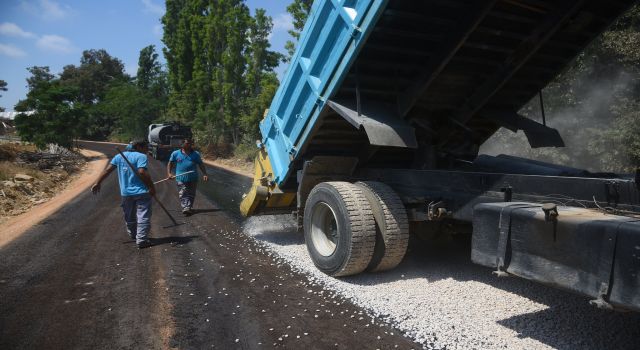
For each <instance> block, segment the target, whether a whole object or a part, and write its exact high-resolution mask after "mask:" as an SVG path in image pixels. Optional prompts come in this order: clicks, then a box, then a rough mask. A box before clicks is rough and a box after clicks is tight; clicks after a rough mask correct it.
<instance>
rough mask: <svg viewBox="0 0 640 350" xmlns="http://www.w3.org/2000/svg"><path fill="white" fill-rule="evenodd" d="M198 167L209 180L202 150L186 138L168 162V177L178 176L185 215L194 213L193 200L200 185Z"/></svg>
mask: <svg viewBox="0 0 640 350" xmlns="http://www.w3.org/2000/svg"><path fill="white" fill-rule="evenodd" d="M174 168H175V175H174V174H173V170H174ZM198 168H200V170H201V171H202V180H203V181H205V182H206V181H208V180H209V178H208V176H207V168H206V167H205V166H204V163H203V162H202V157H201V156H200V152H198V151H196V150H194V149H193V140H191V139H184V140H183V141H182V146H181V148H180V149H179V150H176V151H174V152H173V153H171V156H170V157H169V163H168V164H167V177H175V178H176V182H177V184H178V194H179V197H180V206H181V207H182V213H183V214H184V215H191V214H192V213H193V211H192V208H193V201H194V200H195V199H196V189H197V187H198Z"/></svg>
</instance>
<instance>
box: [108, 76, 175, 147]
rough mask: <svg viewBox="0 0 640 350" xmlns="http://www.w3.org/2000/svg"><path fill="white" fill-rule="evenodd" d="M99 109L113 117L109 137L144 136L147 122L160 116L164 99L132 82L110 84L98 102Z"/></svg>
mask: <svg viewBox="0 0 640 350" xmlns="http://www.w3.org/2000/svg"><path fill="white" fill-rule="evenodd" d="M98 108H99V109H100V111H101V112H102V113H104V114H106V115H111V116H113V117H114V118H115V120H116V123H115V127H114V130H113V132H112V134H111V137H112V138H114V139H118V140H121V141H128V140H131V139H134V138H144V137H146V135H147V128H148V126H149V124H151V123H153V122H154V121H155V120H157V119H158V118H159V116H160V113H161V112H162V110H163V108H164V100H162V99H158V98H156V97H155V96H154V95H153V94H152V93H151V92H150V91H145V90H142V89H141V88H140V87H139V86H137V85H135V84H132V83H120V84H118V85H114V86H112V87H111V88H110V89H109V90H108V91H107V93H106V94H105V98H104V100H103V101H102V102H101V103H100V105H99V107H98Z"/></svg>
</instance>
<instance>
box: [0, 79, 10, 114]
mask: <svg viewBox="0 0 640 350" xmlns="http://www.w3.org/2000/svg"><path fill="white" fill-rule="evenodd" d="M7 90H8V89H7V82H6V81H4V80H1V79H0V91H7ZM0 97H2V95H0ZM0 112H4V108H2V107H0Z"/></svg>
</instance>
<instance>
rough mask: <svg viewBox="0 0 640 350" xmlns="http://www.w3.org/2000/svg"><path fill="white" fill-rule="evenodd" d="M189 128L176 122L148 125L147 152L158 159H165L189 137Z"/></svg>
mask: <svg viewBox="0 0 640 350" xmlns="http://www.w3.org/2000/svg"><path fill="white" fill-rule="evenodd" d="M191 137H192V133H191V128H190V127H188V126H185V125H182V124H180V123H178V122H170V123H162V124H151V125H149V134H148V141H149V153H150V154H151V156H152V157H153V158H155V159H158V160H167V159H168V158H169V155H171V152H173V151H174V150H176V149H177V148H179V147H180V145H181V144H182V141H183V140H184V139H186V138H191Z"/></svg>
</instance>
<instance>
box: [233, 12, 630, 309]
mask: <svg viewBox="0 0 640 350" xmlns="http://www.w3.org/2000/svg"><path fill="white" fill-rule="evenodd" d="M635 3H637V1H634V0H615V1H598V0H586V1H574V0H535V1H533V0H517V1H513V0H497V1H496V0H477V1H476V0H474V1H470V0H448V1H439V0H423V1H416V0H393V1H389V0H335V1H329V0H316V1H314V2H313V6H312V10H311V13H310V15H309V19H308V20H307V23H306V25H305V28H304V30H303V32H302V34H301V37H300V41H299V43H298V47H297V51H296V53H295V54H294V56H293V57H292V59H291V61H290V62H291V63H290V66H289V68H288V70H287V74H286V75H285V77H284V78H283V80H282V82H281V84H280V87H279V88H278V90H277V92H276V94H275V97H274V99H273V101H272V103H271V106H270V108H269V110H268V113H267V114H266V115H265V117H264V119H263V120H262V121H261V123H260V132H261V135H262V139H261V140H260V142H259V143H258V145H259V148H260V150H259V154H258V157H257V158H256V167H255V175H254V181H253V186H252V188H251V190H250V191H249V192H248V193H247V194H246V195H245V197H244V199H243V201H242V203H241V205H240V210H241V212H242V214H243V215H245V216H250V215H259V214H271V213H293V214H294V215H295V216H296V217H297V219H298V223H299V227H300V228H301V229H302V230H303V231H304V236H305V242H306V245H307V249H308V251H309V255H310V257H311V259H312V260H313V262H314V263H315V265H316V267H317V268H318V269H319V270H321V271H323V272H325V273H326V274H328V275H331V276H346V275H353V274H358V273H361V272H364V271H370V272H378V271H384V270H389V269H392V268H394V267H395V266H396V265H398V264H399V263H400V262H401V261H402V259H403V257H404V255H405V252H406V250H407V244H408V238H409V235H410V234H418V235H419V236H421V237H429V236H434V235H438V234H446V233H448V232H455V233H466V234H469V235H471V251H470V257H471V260H472V261H473V262H474V263H477V264H481V265H484V266H487V267H490V268H492V269H494V271H495V273H496V275H498V276H503V275H514V276H519V277H522V278H526V279H529V280H532V281H536V282H539V283H543V284H547V285H549V286H553V287H557V288H562V289H565V290H569V291H571V292H574V293H578V294H582V295H584V296H587V297H588V298H590V299H591V303H592V304H593V305H596V306H598V307H602V308H609V309H610V308H616V309H627V310H635V311H640V194H639V191H638V188H639V186H640V172H638V173H637V174H636V175H635V177H634V176H620V175H615V174H599V173H591V172H588V171H586V170H582V169H574V168H570V167H566V166H560V165H554V164H548V163H543V162H538V161H534V160H529V159H524V158H517V157H511V156H497V157H492V156H487V155H479V154H478V150H479V147H480V145H481V144H483V143H484V142H485V141H486V140H487V139H488V138H489V137H491V136H492V135H493V134H494V133H495V132H496V131H497V130H498V129H500V128H501V127H503V128H506V129H509V130H511V131H514V132H516V131H519V130H520V131H523V132H524V134H525V135H526V136H527V139H528V141H529V143H530V145H531V147H533V148H536V147H563V146H564V142H563V140H562V137H561V135H560V133H559V132H558V130H556V129H554V128H552V127H550V126H549V125H547V123H546V121H545V118H544V112H543V113H542V115H541V116H540V117H541V118H540V119H539V121H538V120H533V119H530V118H526V117H525V116H523V115H521V114H519V111H520V109H521V108H522V107H523V106H524V105H525V104H526V103H527V102H529V101H530V100H532V99H533V98H534V97H535V98H538V97H540V100H541V103H540V104H541V110H542V111H544V107H543V106H542V105H543V103H542V98H543V97H542V94H541V91H542V89H543V88H544V87H545V86H546V85H547V84H548V83H549V82H550V81H552V79H553V78H554V77H556V76H557V75H558V74H559V73H560V72H562V71H563V69H565V67H567V65H568V64H569V63H570V62H571V61H572V60H573V59H574V58H575V57H576V56H577V55H579V54H580V53H581V52H582V50H583V49H584V48H585V46H587V45H588V44H589V43H590V42H591V41H592V40H594V38H596V37H597V36H598V35H599V34H600V33H602V32H603V31H604V30H605V29H606V28H607V27H608V26H609V25H611V24H612V23H613V22H614V21H615V20H616V19H617V18H618V17H619V16H620V15H621V14H622V13H624V11H626V10H627V9H629V7H630V6H632V5H634V4H635ZM585 142H586V141H585Z"/></svg>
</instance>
